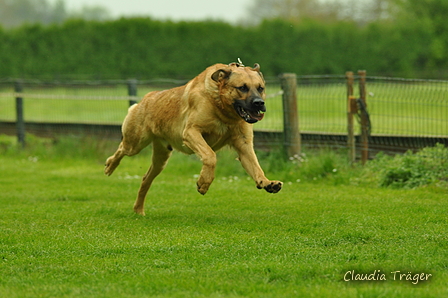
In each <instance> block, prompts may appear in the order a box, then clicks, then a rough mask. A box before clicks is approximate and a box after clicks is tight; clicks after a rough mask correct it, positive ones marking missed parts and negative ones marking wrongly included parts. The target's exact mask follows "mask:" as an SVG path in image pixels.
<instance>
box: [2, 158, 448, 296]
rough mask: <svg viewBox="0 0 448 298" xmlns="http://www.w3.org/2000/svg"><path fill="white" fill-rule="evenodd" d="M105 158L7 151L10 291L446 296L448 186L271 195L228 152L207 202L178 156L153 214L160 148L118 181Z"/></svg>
mask: <svg viewBox="0 0 448 298" xmlns="http://www.w3.org/2000/svg"><path fill="white" fill-rule="evenodd" d="M111 153H112V152H111ZM106 157H107V155H104V156H100V157H85V158H80V157H73V158H72V157H69V156H68V155H67V156H65V157H58V158H56V157H55V158H52V157H42V156H39V155H26V154H17V155H14V154H10V153H9V154H6V155H0V187H1V192H0V205H1V211H0V297H447V296H448V287H447V284H448V261H447V260H448V236H447V235H448V233H447V232H448V230H447V227H448V222H447V210H448V201H447V193H446V190H443V189H437V188H432V187H427V188H420V189H416V190H390V189H380V188H376V187H375V186H370V187H369V186H367V187H363V186H351V185H348V184H342V185H334V183H330V182H328V181H325V179H324V180H318V181H317V182H297V181H284V182H285V186H284V189H283V190H282V191H281V192H280V193H278V194H276V195H272V194H268V193H266V192H264V191H261V190H258V189H256V187H255V185H254V183H253V182H252V181H250V180H248V179H247V177H246V176H245V175H244V174H243V172H242V171H240V170H233V169H239V165H238V162H237V161H233V159H232V158H228V157H227V156H224V157H223V158H221V162H220V163H219V164H218V168H217V177H216V179H215V181H214V183H213V185H212V186H211V188H210V191H209V192H208V193H207V194H206V195H205V196H201V195H200V194H199V193H197V191H196V186H195V181H196V177H195V175H196V174H198V173H199V170H200V163H199V162H198V161H197V160H196V159H194V158H191V157H188V156H184V155H180V154H175V155H174V156H173V157H172V160H171V161H170V163H169V165H168V167H167V169H166V170H165V172H163V173H162V174H161V176H159V177H158V178H157V179H156V180H155V183H154V185H153V187H152V188H151V190H150V191H149V195H148V200H147V205H146V213H147V216H146V217H142V216H138V215H135V214H133V212H132V205H133V202H134V199H135V196H136V193H137V190H138V187H139V184H140V178H141V176H142V175H143V174H144V172H145V171H146V169H147V167H148V166H149V156H148V154H143V155H141V156H137V157H134V158H125V159H124V160H123V161H122V164H121V165H120V167H118V168H117V170H116V172H115V173H114V174H113V175H112V176H111V177H106V176H104V174H103V172H102V171H103V164H102V163H103V160H104V159H105V158H106ZM261 162H262V164H263V163H264V161H263V160H262V161H261ZM267 175H268V177H272V179H282V177H281V176H282V173H280V172H279V173H269V172H267ZM375 270H376V271H375ZM397 271H400V272H399V273H397ZM347 272H349V273H347ZM352 272H353V275H352ZM375 272H376V273H375ZM391 272H396V273H395V280H394V274H392V273H391ZM380 273H381V274H384V278H385V279H386V280H385V281H384V280H383V281H378V280H371V281H363V282H361V281H356V280H353V279H356V274H365V275H367V274H374V277H376V278H377V279H380V277H381V275H380ZM408 273H409V274H408ZM421 273H424V274H425V275H423V276H424V277H425V278H424V279H428V280H421V279H422V278H420V277H421ZM399 274H404V276H402V279H403V280H401V281H400V275H399ZM416 276H417V278H416ZM407 277H410V278H411V280H406V278H407Z"/></svg>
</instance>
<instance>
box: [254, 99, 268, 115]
mask: <svg viewBox="0 0 448 298" xmlns="http://www.w3.org/2000/svg"><path fill="white" fill-rule="evenodd" d="M252 104H253V105H254V107H255V108H257V109H258V110H259V111H263V112H264V111H265V110H266V107H265V106H264V100H263V99H261V98H259V97H257V98H255V99H254V100H253V101H252Z"/></svg>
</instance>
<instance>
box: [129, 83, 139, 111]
mask: <svg viewBox="0 0 448 298" xmlns="http://www.w3.org/2000/svg"><path fill="white" fill-rule="evenodd" d="M128 95H129V96H137V80H135V79H131V80H128ZM136 103H137V101H136V100H135V99H130V100H129V106H132V105H134V104H136Z"/></svg>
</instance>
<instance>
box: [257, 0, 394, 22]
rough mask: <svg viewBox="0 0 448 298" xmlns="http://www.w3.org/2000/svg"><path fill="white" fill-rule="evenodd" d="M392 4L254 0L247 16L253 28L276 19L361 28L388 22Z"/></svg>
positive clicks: (371, 0)
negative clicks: (339, 23)
mask: <svg viewBox="0 0 448 298" xmlns="http://www.w3.org/2000/svg"><path fill="white" fill-rule="evenodd" d="M392 1H396V0H365V1H359V0H254V3H253V5H252V6H250V7H249V12H250V14H251V15H252V16H253V21H252V23H253V24H258V23H260V22H261V21H263V20H266V19H275V18H279V19H283V20H286V21H289V22H300V21H301V20H303V19H313V20H317V21H320V22H335V21H343V20H348V21H354V22H356V23H358V24H361V25H363V24H366V23H370V22H373V21H377V20H385V19H389V18H390V17H391V13H390V12H389V10H390V9H391V7H392V5H390V2H392ZM398 1H400V0H398Z"/></svg>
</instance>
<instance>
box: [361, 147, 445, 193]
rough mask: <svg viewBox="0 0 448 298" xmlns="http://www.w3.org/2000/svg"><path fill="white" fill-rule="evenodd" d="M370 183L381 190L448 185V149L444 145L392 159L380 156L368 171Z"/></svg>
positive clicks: (368, 166) (369, 165) (407, 153)
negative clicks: (376, 184)
mask: <svg viewBox="0 0 448 298" xmlns="http://www.w3.org/2000/svg"><path fill="white" fill-rule="evenodd" d="M365 175H366V176H370V177H368V178H367V180H374V181H376V183H378V185H379V186H381V187H390V188H408V189H409V188H415V187H419V186H424V185H430V184H439V185H445V186H446V185H448V184H447V182H448V148H447V147H445V146H444V145H442V144H437V145H436V146H434V147H427V148H424V149H422V150H421V151H419V152H416V153H413V152H411V151H408V152H406V153H405V154H403V155H395V156H393V157H392V156H388V155H385V154H378V155H377V157H376V158H375V159H374V160H373V161H371V162H369V163H368V164H367V166H366V169H365Z"/></svg>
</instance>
